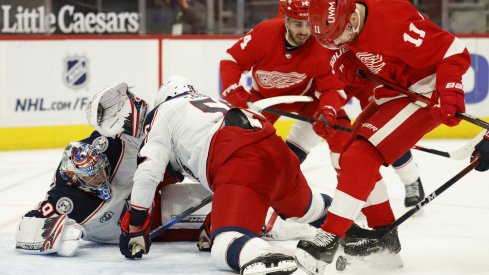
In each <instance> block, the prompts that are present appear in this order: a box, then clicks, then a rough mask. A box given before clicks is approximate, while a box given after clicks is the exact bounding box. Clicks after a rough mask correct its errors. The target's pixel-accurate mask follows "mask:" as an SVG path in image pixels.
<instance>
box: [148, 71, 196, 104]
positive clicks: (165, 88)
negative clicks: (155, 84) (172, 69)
mask: <svg viewBox="0 0 489 275" xmlns="http://www.w3.org/2000/svg"><path fill="white" fill-rule="evenodd" d="M196 92H197V90H196V89H195V88H194V85H193V84H192V82H190V80H188V79H186V78H185V77H181V76H178V75H173V76H171V77H169V78H168V79H167V80H166V81H165V82H163V85H161V87H160V89H159V90H158V93H157V94H156V99H155V106H158V105H159V104H160V103H163V102H165V101H166V100H167V99H168V98H171V97H175V96H177V95H180V94H183V93H196Z"/></svg>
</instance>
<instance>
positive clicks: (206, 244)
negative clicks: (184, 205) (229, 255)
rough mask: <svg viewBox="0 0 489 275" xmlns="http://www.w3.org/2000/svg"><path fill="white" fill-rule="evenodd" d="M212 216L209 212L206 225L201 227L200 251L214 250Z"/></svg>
mask: <svg viewBox="0 0 489 275" xmlns="http://www.w3.org/2000/svg"><path fill="white" fill-rule="evenodd" d="M211 214H212V212H209V214H207V216H206V217H205V220H204V223H202V226H201V227H200V230H201V231H200V236H199V242H198V243H197V247H198V248H199V250H200V251H211V248H212V239H211V237H210V236H211Z"/></svg>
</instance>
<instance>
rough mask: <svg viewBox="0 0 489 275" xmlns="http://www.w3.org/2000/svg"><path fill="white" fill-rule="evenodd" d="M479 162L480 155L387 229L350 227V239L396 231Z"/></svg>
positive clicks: (380, 235) (378, 235)
mask: <svg viewBox="0 0 489 275" xmlns="http://www.w3.org/2000/svg"><path fill="white" fill-rule="evenodd" d="M479 162H480V155H478V156H476V157H475V158H474V159H473V160H472V162H471V163H470V164H469V165H468V166H467V167H465V168H464V169H463V170H462V171H460V172H458V174H456V175H455V176H453V177H452V178H451V179H449V180H448V181H447V182H445V183H444V184H442V185H441V186H440V187H438V189H436V190H435V191H434V192H433V193H431V194H429V195H428V196H426V197H425V198H424V199H423V200H422V201H420V202H419V203H418V204H416V206H415V207H413V208H411V209H410V210H409V211H407V212H406V213H404V214H403V215H402V216H401V217H399V218H398V219H396V220H395V221H394V222H393V223H391V224H390V225H388V226H387V227H385V228H383V229H380V230H379V229H378V230H375V229H374V230H371V229H365V228H361V227H352V229H351V230H349V232H348V234H349V235H350V236H352V237H356V238H367V239H377V238H382V237H383V236H385V235H386V234H387V233H389V232H391V231H392V230H394V229H396V228H397V227H399V225H401V224H402V223H403V222H405V221H406V220H407V219H409V218H410V217H411V216H413V215H414V214H415V213H416V212H418V211H419V210H421V208H423V207H424V206H426V205H427V204H428V203H430V202H432V201H433V200H434V199H436V197H438V196H439V195H440V194H441V193H443V192H444V191H446V190H447V189H448V188H450V187H451V186H452V185H453V184H455V183H456V182H457V181H459V180H460V179H461V178H463V177H464V176H465V175H467V174H468V173H469V172H470V171H472V170H473V169H474V168H475V167H476V166H477V165H479Z"/></svg>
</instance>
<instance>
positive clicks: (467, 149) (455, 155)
mask: <svg viewBox="0 0 489 275" xmlns="http://www.w3.org/2000/svg"><path fill="white" fill-rule="evenodd" d="M248 105H249V106H250V105H253V103H248ZM255 109H259V108H255ZM261 111H265V112H269V113H272V114H276V115H281V116H285V117H290V118H293V119H297V120H300V121H305V122H309V123H313V122H314V119H313V118H310V117H305V116H301V115H298V114H294V113H291V112H286V111H282V110H279V109H274V108H271V107H266V108H265V109H263V110H261ZM333 128H334V129H336V130H339V131H344V132H351V128H348V127H344V126H340V125H335V126H334V127H333ZM483 136H484V131H482V132H481V133H479V134H478V135H477V136H476V137H475V138H473V139H472V140H471V141H469V142H468V143H467V144H465V145H463V146H462V147H460V148H458V149H456V150H453V151H450V152H446V151H441V150H437V149H432V148H426V147H423V146H420V145H414V146H413V147H412V148H413V149H415V150H418V151H423V152H426V153H430V154H434V155H438V156H442V157H446V158H451V159H455V160H463V159H466V158H468V157H469V156H470V155H471V154H472V152H473V151H474V147H475V145H476V144H477V143H479V141H481V139H482V137H483Z"/></svg>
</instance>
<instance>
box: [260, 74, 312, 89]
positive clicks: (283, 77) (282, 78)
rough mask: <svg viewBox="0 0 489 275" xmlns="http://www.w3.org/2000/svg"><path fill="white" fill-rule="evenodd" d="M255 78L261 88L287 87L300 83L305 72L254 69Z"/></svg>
mask: <svg viewBox="0 0 489 275" xmlns="http://www.w3.org/2000/svg"><path fill="white" fill-rule="evenodd" d="M255 75H256V80H257V82H258V85H260V86H262V87H263V88H266V89H270V88H279V89H283V88H288V87H290V86H293V85H295V84H298V83H301V82H302V81H303V80H304V79H306V74H300V73H296V72H290V73H282V72H276V71H272V72H269V71H262V70H258V71H256V74H255Z"/></svg>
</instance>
